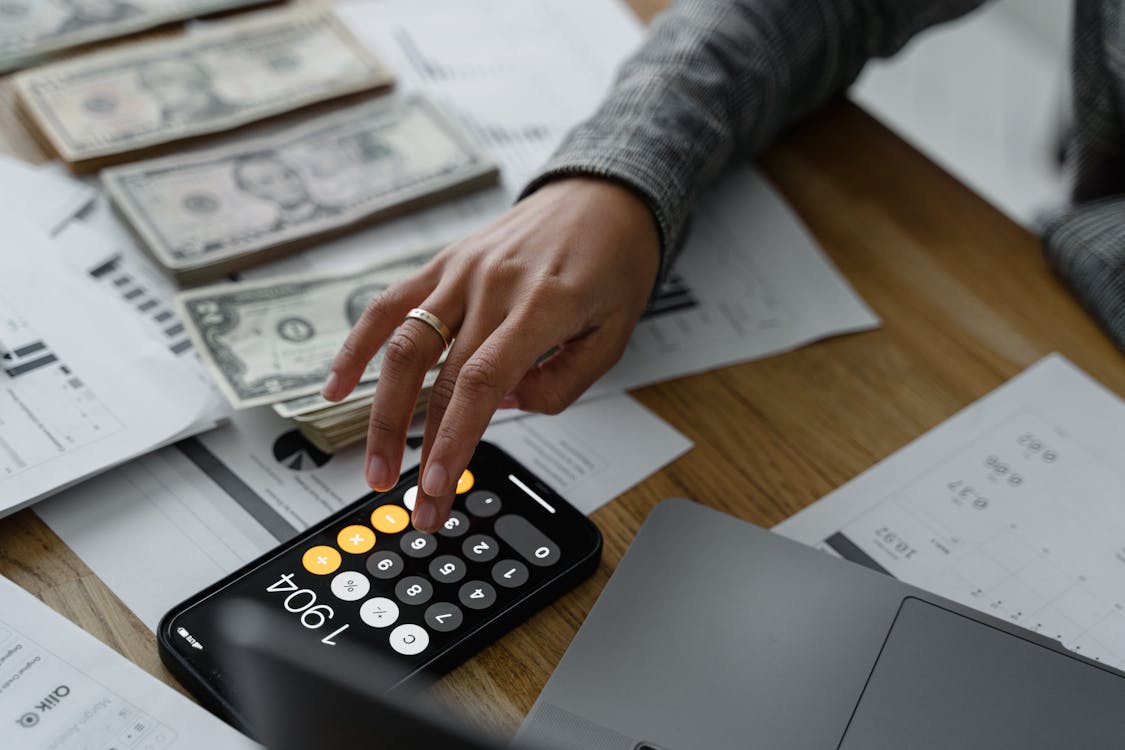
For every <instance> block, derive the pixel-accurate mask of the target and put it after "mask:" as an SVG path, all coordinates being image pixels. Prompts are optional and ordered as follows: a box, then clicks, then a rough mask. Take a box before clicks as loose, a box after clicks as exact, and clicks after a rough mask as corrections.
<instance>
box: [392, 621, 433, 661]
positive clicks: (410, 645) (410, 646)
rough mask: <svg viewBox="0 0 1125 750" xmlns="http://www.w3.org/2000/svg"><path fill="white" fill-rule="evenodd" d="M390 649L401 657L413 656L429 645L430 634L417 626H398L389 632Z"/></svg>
mask: <svg viewBox="0 0 1125 750" xmlns="http://www.w3.org/2000/svg"><path fill="white" fill-rule="evenodd" d="M390 641H391V648H393V649H394V650H395V651H397V652H398V653H400V654H402V655H403V656H414V655H415V654H420V653H422V652H423V651H425V650H426V646H429V645H430V634H429V633H427V632H426V631H425V629H424V628H422V627H419V626H418V625H409V624H408V625H399V626H398V627H397V628H395V629H394V630H392V631H391V638H390Z"/></svg>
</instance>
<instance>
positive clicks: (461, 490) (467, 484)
mask: <svg viewBox="0 0 1125 750" xmlns="http://www.w3.org/2000/svg"><path fill="white" fill-rule="evenodd" d="M475 483H476V480H475V479H473V472H471V471H469V470H468V469H465V470H464V471H463V472H461V478H460V479H458V480H457V494H458V495H463V494H465V493H466V492H468V491H469V490H471V489H472V488H473V484H475Z"/></svg>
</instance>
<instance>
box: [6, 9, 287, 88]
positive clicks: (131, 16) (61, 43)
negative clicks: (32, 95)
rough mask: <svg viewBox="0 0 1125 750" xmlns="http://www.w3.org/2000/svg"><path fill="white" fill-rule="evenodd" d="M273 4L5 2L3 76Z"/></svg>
mask: <svg viewBox="0 0 1125 750" xmlns="http://www.w3.org/2000/svg"><path fill="white" fill-rule="evenodd" d="M269 1H270V0H5V1H4V2H3V3H0V15H2V16H3V22H2V23H0V72H3V71H7V70H13V69H15V68H21V67H24V66H25V65H28V64H31V63H33V62H35V61H36V60H40V59H42V58H44V57H46V56H48V55H50V54H52V53H55V52H58V51H60V50H64V49H68V48H70V47H77V46H78V45H81V44H88V43H90V42H95V41H99V40H102V39H112V38H114V37H119V36H125V35H126V34H133V33H136V32H138V31H144V30H145V29H151V28H154V27H156V26H161V25H163V24H166V23H170V22H172V21H180V20H182V19H185V18H195V17H197V16H206V15H209V14H212V13H220V12H224V11H228V10H236V9H239V8H247V7H250V6H251V5H262V4H264V3H266V2H269Z"/></svg>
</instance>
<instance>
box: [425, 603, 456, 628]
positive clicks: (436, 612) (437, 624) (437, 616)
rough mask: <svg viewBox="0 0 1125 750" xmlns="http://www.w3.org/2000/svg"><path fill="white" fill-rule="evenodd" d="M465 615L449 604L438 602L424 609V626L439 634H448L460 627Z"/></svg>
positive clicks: (454, 605)
mask: <svg viewBox="0 0 1125 750" xmlns="http://www.w3.org/2000/svg"><path fill="white" fill-rule="evenodd" d="M464 621H465V615H463V614H461V608H460V607H458V606H457V605H456V604H450V603H449V602H438V603H437V604H431V605H430V606H429V607H427V608H426V624H427V625H429V626H430V628H432V629H433V630H436V631H438V632H439V633H448V632H450V631H451V630H456V629H457V628H459V627H461V623H463V622H464Z"/></svg>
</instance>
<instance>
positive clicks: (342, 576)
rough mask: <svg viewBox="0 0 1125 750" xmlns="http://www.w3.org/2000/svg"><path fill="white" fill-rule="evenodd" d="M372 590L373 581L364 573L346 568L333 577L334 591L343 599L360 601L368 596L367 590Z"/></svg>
mask: <svg viewBox="0 0 1125 750" xmlns="http://www.w3.org/2000/svg"><path fill="white" fill-rule="evenodd" d="M370 590H371V581H369V580H367V576H365V575H364V574H363V573H356V572H353V571H351V570H345V571H344V572H343V573H337V574H336V577H335V578H333V579H332V593H333V594H335V595H336V598H337V599H343V600H344V601H346V602H358V601H359V600H360V599H362V598H363V597H365V596H367V592H368V591H370Z"/></svg>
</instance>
